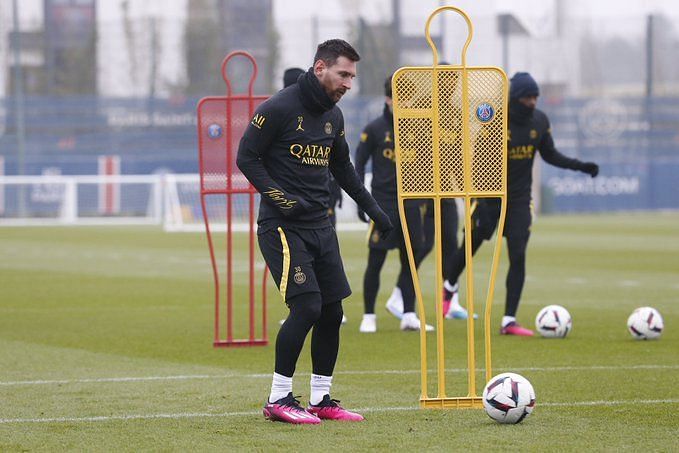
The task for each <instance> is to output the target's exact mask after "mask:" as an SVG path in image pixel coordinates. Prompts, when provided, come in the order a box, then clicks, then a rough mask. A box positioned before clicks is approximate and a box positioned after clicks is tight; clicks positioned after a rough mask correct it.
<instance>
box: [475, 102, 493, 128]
mask: <svg viewBox="0 0 679 453" xmlns="http://www.w3.org/2000/svg"><path fill="white" fill-rule="evenodd" d="M494 116H495V109H494V108H493V106H492V105H490V104H489V103H487V102H484V103H483V104H480V105H479V106H478V107H476V117H477V118H478V119H479V121H481V122H482V123H487V122H489V121H490V120H492V119H493V117H494Z"/></svg>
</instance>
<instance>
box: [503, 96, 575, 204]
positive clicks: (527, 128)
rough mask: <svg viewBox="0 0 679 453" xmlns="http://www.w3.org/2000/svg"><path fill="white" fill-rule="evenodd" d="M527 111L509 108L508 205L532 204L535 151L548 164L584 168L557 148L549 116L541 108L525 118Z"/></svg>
mask: <svg viewBox="0 0 679 453" xmlns="http://www.w3.org/2000/svg"><path fill="white" fill-rule="evenodd" d="M514 102H517V101H514V100H512V103H514ZM510 107H516V106H515V105H514V106H512V105H510ZM524 112H525V111H521V112H520V113H519V112H516V111H515V110H513V109H511V108H510V114H509V143H508V144H507V150H508V157H509V159H508V163H507V171H508V174H507V192H508V201H509V202H530V198H531V194H530V193H531V184H532V183H533V172H532V169H533V160H534V159H535V152H536V151H539V152H540V155H541V156H542V158H543V159H544V161H545V162H547V163H548V164H551V165H554V166H556V167H560V168H568V169H571V170H578V169H579V168H580V166H581V165H582V162H580V161H579V160H578V159H573V158H570V157H566V156H564V155H563V154H561V153H560V152H559V151H557V149H556V148H555V147H554V140H553V139H552V131H551V127H550V124H549V119H548V118H547V115H545V114H544V113H543V112H542V111H541V110H538V109H535V110H534V111H533V114H532V115H530V114H528V115H526V114H525V113H524Z"/></svg>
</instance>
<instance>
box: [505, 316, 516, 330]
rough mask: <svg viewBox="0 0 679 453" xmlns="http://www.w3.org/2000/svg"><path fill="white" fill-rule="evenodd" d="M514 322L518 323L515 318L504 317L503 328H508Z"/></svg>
mask: <svg viewBox="0 0 679 453" xmlns="http://www.w3.org/2000/svg"><path fill="white" fill-rule="evenodd" d="M512 322H516V317H515V316H503V317H502V327H507V324H510V323H512Z"/></svg>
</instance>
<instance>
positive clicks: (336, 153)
mask: <svg viewBox="0 0 679 453" xmlns="http://www.w3.org/2000/svg"><path fill="white" fill-rule="evenodd" d="M237 165H238V168H240V170H241V171H242V172H243V174H244V175H245V177H246V178H247V179H248V180H249V181H250V183H252V185H253V186H255V188H256V189H257V191H258V192H259V193H260V194H261V195H262V197H261V203H260V206H259V218H258V223H259V225H260V227H264V228H266V227H267V226H268V225H274V224H276V223H284V224H286V225H290V226H296V227H301V228H317V227H322V226H327V225H330V222H329V220H328V208H329V207H331V206H330V188H329V180H330V173H329V171H330V172H332V175H333V176H334V178H335V180H336V181H337V183H338V184H339V185H340V187H342V188H343V189H344V191H345V192H347V194H349V196H351V197H352V198H353V199H354V200H355V201H356V203H357V204H358V205H359V206H361V208H362V209H363V210H364V211H365V212H367V213H369V214H370V213H371V212H372V213H373V214H374V213H375V208H377V203H376V202H375V200H374V199H373V198H372V197H371V196H370V194H369V193H368V191H367V190H366V189H365V187H363V184H362V182H361V181H360V180H359V178H358V175H357V174H356V171H355V169H354V167H353V165H352V164H351V160H350V158H349V146H348V145H347V142H346V139H345V136H344V117H343V116H342V112H341V110H340V109H339V108H338V107H337V106H335V103H334V102H332V100H331V99H330V97H329V96H328V95H327V94H326V93H325V90H324V89H323V88H322V87H321V85H320V83H319V81H318V78H317V77H316V76H315V75H314V73H313V71H312V70H311V69H310V70H309V71H308V72H307V73H306V74H304V75H303V76H300V78H299V80H298V83H297V84H294V85H291V86H289V87H288V88H285V89H283V90H281V91H279V92H278V93H276V94H275V95H273V96H272V97H271V98H269V99H268V100H267V101H265V102H264V103H262V104H261V105H260V106H259V107H258V108H257V110H256V113H255V115H254V117H253V118H252V121H251V122H250V125H249V126H248V128H247V129H246V131H245V134H244V135H243V138H242V139H241V141H240V146H239V148H238V158H237Z"/></svg>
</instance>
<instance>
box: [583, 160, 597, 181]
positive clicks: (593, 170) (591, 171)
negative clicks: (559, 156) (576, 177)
mask: <svg viewBox="0 0 679 453" xmlns="http://www.w3.org/2000/svg"><path fill="white" fill-rule="evenodd" d="M580 171H582V172H584V173H587V174H588V175H590V176H591V177H592V178H594V177H596V175H598V174H599V166H598V165H597V164H595V163H594V162H583V163H582V165H580Z"/></svg>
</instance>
